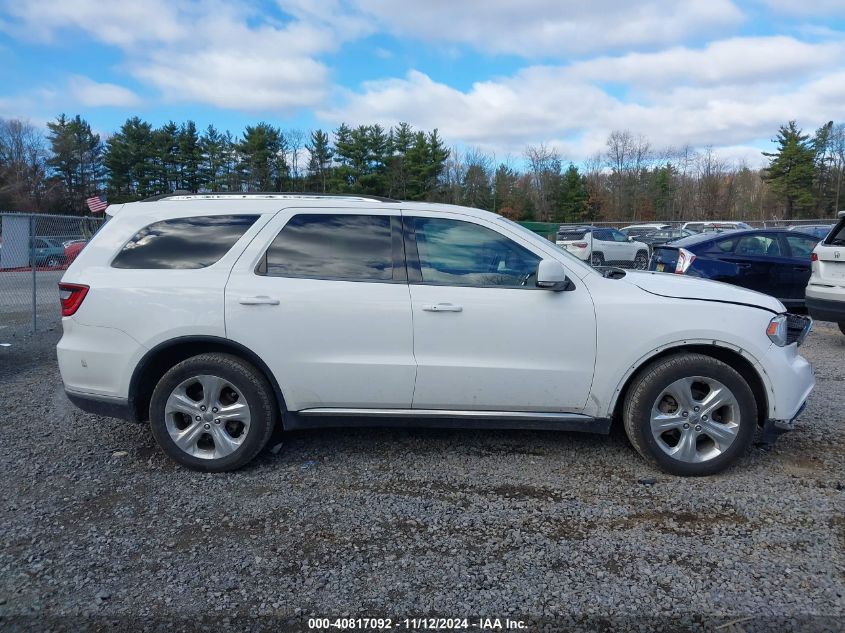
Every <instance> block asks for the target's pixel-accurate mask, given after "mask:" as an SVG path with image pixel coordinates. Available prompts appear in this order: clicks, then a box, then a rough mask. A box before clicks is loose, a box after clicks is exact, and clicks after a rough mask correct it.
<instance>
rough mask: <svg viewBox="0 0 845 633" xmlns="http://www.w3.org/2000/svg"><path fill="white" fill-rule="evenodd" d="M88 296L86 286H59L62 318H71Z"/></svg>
mask: <svg viewBox="0 0 845 633" xmlns="http://www.w3.org/2000/svg"><path fill="white" fill-rule="evenodd" d="M87 294H88V286H83V285H82V284H59V301H61V304H62V316H63V317H66V316H73V315H74V313H75V312H76V311H77V310H78V309H79V306H81V305H82V300H83V299H84V298H85V295H87Z"/></svg>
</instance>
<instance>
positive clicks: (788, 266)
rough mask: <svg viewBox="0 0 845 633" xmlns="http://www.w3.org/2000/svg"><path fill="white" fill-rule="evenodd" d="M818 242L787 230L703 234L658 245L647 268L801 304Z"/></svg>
mask: <svg viewBox="0 0 845 633" xmlns="http://www.w3.org/2000/svg"><path fill="white" fill-rule="evenodd" d="M818 241H819V238H817V237H816V236H814V235H807V234H804V233H799V232H797V231H787V230H786V229H751V230H750V231H739V230H736V231H730V232H727V233H715V234H714V233H699V234H697V235H692V236H690V237H685V238H683V239H680V240H677V241H675V242H672V243H671V244H663V245H662V246H658V247H656V248H655V249H654V251H653V253H652V256H651V261H650V262H649V270H654V271H657V272H667V273H677V274H682V275H690V276H694V277H705V278H707V279H713V280H715V281H724V282H726V283H730V284H734V285H736V286H742V287H744V288H748V289H749V290H756V291H757V292H763V293H765V294H767V295H771V296H773V297H776V298H777V299H779V300H780V301H781V302H782V303H783V304H784V305H786V306H793V307H802V306H803V305H804V289H805V288H806V286H807V280H808V279H809V278H810V254H811V253H812V252H813V249H814V248H815V246H816V244H817V243H818Z"/></svg>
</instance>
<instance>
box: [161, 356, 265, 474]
mask: <svg viewBox="0 0 845 633" xmlns="http://www.w3.org/2000/svg"><path fill="white" fill-rule="evenodd" d="M276 409H277V407H276V401H275V398H274V396H273V390H272V388H271V387H270V385H269V384H268V383H267V380H266V379H265V378H264V376H263V375H262V374H261V373H260V372H259V371H258V370H256V369H255V368H254V367H253V366H252V365H250V364H249V363H246V362H245V361H243V360H241V359H240V358H238V357H236V356H232V355H229V354H201V355H199V356H194V357H193V358H189V359H187V360H185V361H182V362H181V363H179V364H178V365H176V366H175V367H173V368H172V369H170V370H169V371H168V372H167V373H166V374H164V376H162V378H161V380H159V382H158V384H157V385H156V388H155V390H154V391H153V396H152V399H151V401H150V427H151V428H152V432H153V436H154V437H155V438H156V441H157V442H158V444H159V446H161V448H162V449H163V450H164V452H165V453H167V454H168V455H169V456H170V457H171V458H172V459H174V460H175V461H177V462H179V463H180V464H182V465H184V466H187V467H188V468H191V469H194V470H204V471H208V472H222V471H227V470H235V469H237V468H240V467H241V466H244V465H245V464H247V463H248V462H250V461H251V460H252V459H253V458H254V457H255V456H256V455H257V454H258V453H259V452H260V451H261V449H262V448H264V446H265V445H266V444H267V441H268V440H269V439H270V434H271V433H272V432H273V427H274V426H275V422H276V418H277V413H276Z"/></svg>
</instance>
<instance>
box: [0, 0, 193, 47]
mask: <svg viewBox="0 0 845 633" xmlns="http://www.w3.org/2000/svg"><path fill="white" fill-rule="evenodd" d="M187 6H188V3H187V2H184V1H183V0H171V1H168V0H143V1H142V2H109V1H106V2H103V1H102V0H39V1H38V2H21V1H20V0H5V1H4V2H3V9H4V13H6V15H7V16H8V17H11V18H12V19H13V21H14V22H13V23H9V22H7V23H6V28H5V29H4V30H6V31H7V32H10V34H14V35H17V36H20V35H24V36H28V37H30V38H34V39H39V40H43V41H52V40H55V38H56V37H58V35H59V33H60V32H61V31H62V30H65V29H74V28H75V29H81V30H83V31H87V32H89V33H91V34H92V35H93V36H94V37H96V39H97V40H99V41H101V42H105V43H107V44H114V45H118V46H128V45H133V44H137V43H140V42H150V41H155V42H169V41H174V40H176V39H178V38H180V37H184V36H185V34H186V28H185V25H184V23H183V22H182V21H181V20H179V17H178V16H179V13H180V9H185V8H187Z"/></svg>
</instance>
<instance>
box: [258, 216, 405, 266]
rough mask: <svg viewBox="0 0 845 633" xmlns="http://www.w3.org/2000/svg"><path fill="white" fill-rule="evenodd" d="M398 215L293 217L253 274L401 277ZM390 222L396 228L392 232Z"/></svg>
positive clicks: (400, 242)
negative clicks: (395, 261)
mask: <svg viewBox="0 0 845 633" xmlns="http://www.w3.org/2000/svg"><path fill="white" fill-rule="evenodd" d="M399 222H400V220H399V217H398V216H389V215H365V214H346V213H330V214H329V213H302V214H299V215H295V216H293V217H292V218H291V219H290V220H289V221H288V223H287V224H285V226H284V228H282V230H281V231H280V232H279V234H278V235H277V236H276V238H275V239H274V240H273V243H272V244H270V247H269V248H268V249H267V253H266V254H265V258H264V261H262V262H261V263H260V264H259V267H258V269H257V270H256V272H257V273H258V274H260V275H267V276H270V277H299V278H304V279H330V280H339V281H393V280H394V269H395V272H396V279H395V280H397V281H399V280H401V281H404V280H405V273H404V266H401V265H400V266H396V267H394V260H395V259H396V257H401V253H402V241H401V240H402V238H401V231H400V228H399ZM394 225H395V226H396V230H395V231H394V228H393V227H394Z"/></svg>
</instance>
